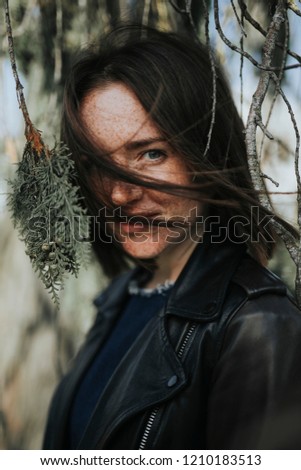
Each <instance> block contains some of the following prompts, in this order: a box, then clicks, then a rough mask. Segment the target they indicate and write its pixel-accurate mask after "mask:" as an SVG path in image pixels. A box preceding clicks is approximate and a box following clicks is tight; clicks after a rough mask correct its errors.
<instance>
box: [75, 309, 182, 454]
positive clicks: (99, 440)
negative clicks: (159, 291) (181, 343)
mask: <svg viewBox="0 0 301 470" xmlns="http://www.w3.org/2000/svg"><path fill="white" fill-rule="evenodd" d="M164 323H165V319H164V317H163V316H162V315H160V316H157V317H155V318H153V319H152V320H151V324H148V325H147V326H146V327H145V329H144V330H143V331H142V332H141V334H140V335H139V337H138V338H137V340H136V341H135V343H134V344H133V345H132V347H131V348H130V349H129V351H128V352H127V354H126V356H125V357H124V358H123V360H122V361H121V363H120V364H119V366H118V368H117V369H116V370H115V372H114V374H113V376H112V377H111V380H110V381H109V383H108V384H107V387H106V389H105V390H104V392H103V394H102V396H101V397H100V399H99V401H98V404H97V406H96V409H95V412H94V414H93V416H92V419H91V421H90V423H89V425H88V427H87V429H86V432H85V434H84V436H83V439H82V441H81V443H80V446H79V449H95V448H105V442H106V441H107V440H108V439H109V437H110V435H111V433H112V432H113V431H114V430H115V429H117V427H118V426H120V425H121V424H122V423H123V422H124V421H125V420H126V419H128V418H129V417H131V416H133V415H135V414H137V413H139V412H140V411H142V410H145V409H147V408H152V406H154V405H155V404H158V403H161V402H163V401H165V400H168V399H169V398H171V397H172V396H173V395H175V394H176V393H177V392H178V391H179V390H180V389H182V388H183V386H184V385H185V383H186V377H185V373H184V370H183V367H182V365H181V363H180V361H179V359H178V357H177V355H176V353H175V351H174V349H173V347H172V346H171V344H170V342H169V339H168V338H167V336H166V331H165V326H164ZM145 371H148V373H147V374H146V373H145ZM171 378H173V382H174V383H173V386H170V383H171V382H170V379H171ZM137 390H139V395H137Z"/></svg>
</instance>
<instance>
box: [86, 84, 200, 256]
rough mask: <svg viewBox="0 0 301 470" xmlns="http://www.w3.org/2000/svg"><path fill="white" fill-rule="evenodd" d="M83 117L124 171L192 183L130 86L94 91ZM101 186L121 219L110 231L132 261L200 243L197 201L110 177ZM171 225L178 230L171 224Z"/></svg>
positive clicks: (96, 140) (95, 139)
mask: <svg viewBox="0 0 301 470" xmlns="http://www.w3.org/2000/svg"><path fill="white" fill-rule="evenodd" d="M81 119H82V122H83V125H84V126H85V128H86V129H88V131H89V134H90V136H91V138H92V139H93V142H94V145H96V146H99V148H100V149H101V150H102V151H103V150H104V151H105V152H106V153H107V154H109V155H110V158H112V159H113V160H114V162H115V163H117V164H118V165H120V166H121V167H122V168H123V169H126V170H130V171H131V172H135V173H136V174H137V176H140V177H142V178H143V177H151V178H155V179H156V180H158V181H159V182H167V183H175V184H180V185H183V186H189V185H191V182H192V175H191V172H189V171H188V169H187V167H186V165H185V162H184V159H183V158H182V156H181V155H179V154H178V153H176V152H175V151H174V150H173V149H172V147H171V146H170V145H169V144H168V142H167V141H166V140H165V139H164V137H163V136H162V134H161V133H160V131H159V130H158V129H157V127H156V125H155V124H154V122H153V121H152V120H151V118H150V116H149V115H148V113H147V112H146V111H145V110H144V109H143V107H142V105H141V103H140V102H139V100H138V98H137V97H136V95H135V94H134V93H133V92H132V91H131V90H130V89H129V88H127V87H126V86H125V85H123V84H121V83H115V84H109V85H107V86H105V87H102V88H98V89H95V90H93V91H92V92H90V93H89V94H88V95H87V96H86V98H85V99H84V100H83V103H82V106H81ZM95 181H97V178H96V179H95ZM101 186H102V188H101V190H100V191H104V192H105V195H106V198H109V200H110V202H111V203H112V204H113V206H114V207H116V214H117V215H121V219H122V220H121V222H110V221H109V220H108V222H107V227H106V228H107V230H106V232H107V234H110V235H111V236H113V237H115V239H116V240H118V242H119V243H121V244H122V246H123V249H124V251H125V252H127V253H128V254H129V255H131V256H132V257H135V258H139V259H149V258H157V257H158V256H160V255H161V254H162V253H165V252H167V253H171V254H172V255H175V254H176V250H177V249H179V246H181V245H183V244H184V245H189V244H190V243H193V240H195V238H196V234H195V223H194V222H195V219H196V215H200V211H201V207H200V203H199V202H197V201H196V200H192V199H190V198H186V197H183V196H175V195H171V194H167V193H164V192H160V191H157V190H154V189H149V188H145V187H142V186H137V185H134V184H131V183H128V182H124V181H118V180H115V179H110V178H108V177H105V178H103V182H102V185H101ZM171 222H173V223H175V224H177V226H173V227H171V226H169V225H168V224H170V223H171ZM183 223H184V225H183ZM192 227H194V230H192Z"/></svg>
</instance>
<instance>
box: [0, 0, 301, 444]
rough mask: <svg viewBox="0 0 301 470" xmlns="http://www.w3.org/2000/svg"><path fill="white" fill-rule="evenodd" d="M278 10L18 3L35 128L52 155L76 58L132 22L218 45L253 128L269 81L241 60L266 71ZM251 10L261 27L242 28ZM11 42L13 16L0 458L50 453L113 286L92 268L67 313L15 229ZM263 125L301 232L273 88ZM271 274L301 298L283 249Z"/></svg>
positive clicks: (294, 88) (72, 290)
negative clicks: (68, 378) (53, 404)
mask: <svg viewBox="0 0 301 470" xmlns="http://www.w3.org/2000/svg"><path fill="white" fill-rule="evenodd" d="M276 3H277V1H273V0H272V1H265V0H257V1H255V0H254V1H245V2H242V1H233V0H229V1H228V0H225V1H223V0H220V1H219V2H214V1H211V0H191V1H184V0H183V1H182V0H174V1H168V0H75V1H74V0H10V2H9V6H10V14H11V21H12V26H13V34H14V40H15V53H16V58H17V65H18V69H19V73H20V78H21V82H22V84H23V86H24V93H25V96H26V101H27V106H28V109H29V114H30V116H31V119H32V121H33V122H34V124H35V125H36V127H37V128H38V129H40V130H41V131H42V132H43V139H44V141H45V142H46V143H47V144H48V146H50V147H51V146H52V145H53V144H54V142H55V139H56V138H58V136H59V124H60V112H61V100H62V90H63V84H64V80H65V77H66V74H67V72H68V67H69V64H70V61H71V58H72V56H73V55H74V53H75V52H76V51H78V49H80V48H81V47H83V46H85V45H86V44H87V43H90V42H91V41H97V37H98V35H99V33H102V32H103V31H107V30H109V29H110V28H111V27H112V26H114V25H115V24H117V23H118V22H119V21H120V20H126V21H131V22H136V23H141V22H142V23H144V24H150V25H153V26H156V27H160V28H163V29H166V30H174V31H182V32H184V31H186V32H187V33H188V34H195V33H197V35H198V36H199V37H200V38H201V39H202V40H203V41H206V40H207V41H208V37H209V38H210V43H211V45H212V47H213V48H214V49H215V51H216V53H217V55H218V57H219V60H220V61H221V62H222V64H223V66H224V68H225V71H226V75H227V77H228V80H229V83H230V85H231V88H232V92H233V96H234V99H235V101H236V103H237V106H238V109H239V110H240V113H241V115H242V117H243V119H244V121H245V122H246V119H247V116H248V111H249V108H250V103H251V99H252V95H253V93H254V91H255V90H256V87H257V84H258V79H259V70H258V68H256V67H255V66H254V65H252V63H251V62H250V61H249V60H248V59H247V58H244V59H243V60H242V59H241V55H240V54H238V53H237V52H236V51H235V50H234V49H235V47H236V48H240V49H243V50H244V51H247V52H248V54H250V55H251V56H252V57H253V58H255V59H256V60H257V61H259V62H260V57H261V50H262V46H263V44H264V39H265V35H264V31H266V30H267V28H268V26H269V24H270V22H271V18H272V15H273V13H274V11H275V5H276ZM214 4H215V9H214ZM244 6H245V7H246V8H247V12H248V14H249V15H250V18H251V19H252V21H251V20H250V18H249V21H246V17H244V18H242V16H241V11H242V10H241V8H242V7H244ZM214 13H215V15H216V14H217V13H218V16H219V20H220V27H221V29H222V31H223V32H224V34H225V36H226V37H227V38H228V40H229V41H231V44H232V46H233V45H234V46H235V47H234V48H231V47H229V45H226V44H225V42H224V41H222V39H221V37H220V34H219V33H220V32H221V31H218V30H217V29H216V24H215V21H214ZM288 17H289V24H290V31H289V34H288V33H287V32H286V31H285V28H284V27H283V30H280V34H279V42H280V44H283V43H284V42H285V41H286V39H287V38H288V41H289V48H290V50H291V51H293V53H294V54H295V56H293V55H292V56H289V57H288V59H287V62H286V65H288V66H290V65H293V64H298V63H299V66H300V55H301V50H300V49H301V28H300V26H301V17H300V14H298V13H296V12H293V11H292V10H290V11H288ZM215 19H216V17H215ZM252 22H253V24H252ZM5 30H6V28H5V20H4V12H3V15H2V18H1V20H0V41H1V49H0V449H39V448H40V447H41V442H42V436H43V429H44V425H45V419H46V414H47V408H48V405H49V401H50V398H51V395H52V393H53V390H54V387H55V386H56V384H57V382H58V381H59V379H60V377H61V375H62V374H63V372H64V371H65V370H66V367H67V364H68V362H69V361H70V358H72V356H73V355H74V354H75V351H77V349H78V347H79V345H80V344H81V342H82V341H83V338H84V335H85V332H86V331H87V329H88V328H89V326H90V324H91V322H92V321H93V317H94V314H95V311H94V308H93V303H92V300H93V298H94V297H95V296H96V294H97V293H98V292H99V291H100V290H101V289H102V288H103V287H104V286H105V285H106V283H107V280H106V278H105V277H104V275H103V274H102V272H101V269H100V268H99V266H98V265H97V263H96V261H95V260H94V259H93V258H92V257H91V262H90V265H89V267H88V269H87V270H81V272H80V274H79V277H78V278H77V279H74V278H70V279H68V280H67V282H66V286H65V289H64V290H63V291H62V293H61V308H60V311H59V312H58V311H57V309H56V308H55V307H54V305H53V303H52V301H51V299H50V298H49V296H48V294H47V292H46V291H45V289H44V287H43V286H42V284H41V282H40V281H39V280H38V279H37V277H36V275H35V273H34V272H33V270H32V267H31V264H30V261H29V259H28V258H27V256H26V254H25V251H24V245H23V243H22V242H21V241H20V240H19V239H18V234H17V232H16V231H15V230H14V228H13V226H12V222H11V220H10V214H9V211H8V209H7V204H6V199H7V192H8V191H9V188H8V185H7V179H8V178H11V177H13V174H14V171H15V167H16V165H15V164H16V163H17V162H18V161H19V160H20V158H21V156H22V152H23V148H24V144H25V138H24V125H23V120H22V115H21V112H20V110H19V109H18V103H17V98H16V93H15V83H14V80H13V76H12V73H11V68H10V62H9V56H8V47H7V38H6V34H5ZM208 35H209V36H208ZM277 51H278V52H277ZM277 51H276V53H275V54H274V56H273V64H274V66H277V64H278V65H281V61H282V52H281V47H279V48H278V49H277ZM282 86H283V90H284V92H285V94H286V96H287V99H288V100H289V102H290V103H291V106H292V111H293V113H294V116H295V119H296V122H297V123H298V122H301V74H300V67H292V68H289V69H288V70H286V71H285V73H284V76H283V80H282ZM263 113H264V122H266V123H267V125H268V129H269V131H270V132H271V134H272V135H273V136H274V139H273V140H269V139H267V138H266V137H264V136H263V134H262V135H258V152H259V154H260V158H261V165H262V170H263V172H264V173H265V174H267V175H268V176H269V177H270V178H271V179H267V186H268V189H269V190H270V191H271V193H273V194H271V198H272V200H273V203H274V206H275V209H276V210H277V211H278V212H279V213H280V214H281V215H282V216H284V217H285V218H286V219H287V220H288V221H289V222H291V223H296V214H297V205H296V194H295V193H294V192H295V191H296V178H295V173H294V158H295V157H294V154H295V148H296V129H294V126H293V125H292V120H291V116H290V114H289V113H288V110H287V107H286V106H285V104H284V102H283V100H281V99H279V98H275V95H274V93H273V88H271V89H270V91H269V93H268V96H267V98H266V100H265V102H264V106H263ZM272 180H275V181H276V182H278V183H279V186H278V187H276V186H275V184H274V183H273V182H272ZM274 193H275V194H274ZM271 268H272V269H273V270H274V271H275V272H276V273H277V274H278V275H280V276H281V277H282V278H283V280H284V281H285V282H286V284H287V285H288V286H289V288H290V289H291V290H293V289H294V276H295V270H294V265H293V263H292V261H291V260H290V257H289V256H288V254H287V252H286V250H285V249H284V247H282V246H279V248H278V250H277V251H276V254H275V256H274V258H273V260H272V261H271Z"/></svg>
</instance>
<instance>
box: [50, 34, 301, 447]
mask: <svg viewBox="0 0 301 470" xmlns="http://www.w3.org/2000/svg"><path fill="white" fill-rule="evenodd" d="M101 45H102V46H101V48H100V49H96V50H95V49H89V50H87V51H84V52H83V54H82V56H81V57H79V59H78V60H77V62H76V63H75V65H74V66H73V68H72V70H71V73H70V76H69V79H68V81H67V84H66V90H65V99H64V111H63V139H64V141H65V142H66V143H67V144H68V146H69V147H70V149H71V151H72V154H73V158H74V160H75V163H76V167H77V170H78V174H79V184H80V186H81V190H82V193H83V195H84V197H85V201H86V203H87V206H88V208H89V212H90V215H93V216H94V226H93V231H92V233H93V235H94V239H93V243H94V248H95V251H96V253H97V255H98V258H99V261H100V263H101V265H102V267H103V269H104V272H105V273H106V274H108V275H109V276H112V277H114V279H113V281H112V282H111V284H110V285H109V287H108V288H107V289H106V290H105V291H104V292H103V293H102V294H101V295H100V296H99V297H98V298H97V299H96V302H95V303H96V306H97V308H98V314H97V317H96V320H95V323H94V325H93V326H92V328H91V330H90V332H89V333H88V335H87V338H86V342H85V344H84V345H83V347H82V348H81V351H80V352H79V354H78V356H77V357H76V358H75V360H74V362H73V367H72V368H71V369H70V372H69V373H68V374H67V375H66V377H65V378H64V379H63V381H62V383H61V384H60V385H59V387H58V389H57V391H56V394H55V397H54V399H53V402H52V405H51V409H50V415H49V420H48V425H47V429H46V435H45V441H44V447H45V448H46V449H138V448H139V449H264V448H267V449H280V448H285V449H290V448H296V449H300V448H301V446H300V444H301V425H300V423H301V374H300V362H301V316H300V313H299V310H298V309H297V308H296V306H295V305H294V303H293V301H292V299H291V298H290V297H289V296H288V295H287V292H286V288H285V286H284V285H283V284H282V282H281V281H280V280H279V279H278V278H276V277H275V276H274V275H273V274H272V273H270V272H269V271H268V270H266V268H265V267H264V265H265V264H266V263H267V260H268V258H269V257H270V256H271V253H272V251H273V246H274V239H275V234H274V232H273V229H272V224H271V223H270V219H271V218H272V217H273V216H272V215H271V214H268V213H267V212H266V211H265V210H264V208H262V207H261V206H260V204H259V200H258V195H257V194H256V192H255V191H254V189H253V187H252V184H251V180H250V175H249V172H248V169H247V160H246V149H245V144H244V138H243V125H242V122H241V120H240V118H239V116H238V113H237V111H236V109H235V106H234V104H233V100H232V98H231V95H230V92H229V90H228V87H227V84H226V82H225V80H224V78H223V75H222V73H221V70H220V69H219V68H218V67H217V65H216V64H215V66H214V67H213V61H212V60H211V59H210V56H209V54H208V52H207V51H206V49H205V48H204V47H202V46H201V45H199V44H196V43H194V42H192V41H190V40H189V39H188V38H182V37H178V36H177V35H174V34H168V33H163V32H158V31H154V30H151V29H148V28H126V27H125V28H120V29H118V30H116V31H114V32H113V33H111V34H109V35H108V36H107V37H106V38H103V39H102V41H101ZM214 70H215V73H214V72H213V71H214ZM214 77H216V80H215V83H214ZM214 89H216V91H215V92H214ZM130 265H131V266H132V269H129V266H130ZM133 265H134V266H133Z"/></svg>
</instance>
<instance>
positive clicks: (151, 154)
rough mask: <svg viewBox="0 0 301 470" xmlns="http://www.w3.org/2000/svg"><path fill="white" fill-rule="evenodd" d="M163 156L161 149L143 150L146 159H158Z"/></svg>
mask: <svg viewBox="0 0 301 470" xmlns="http://www.w3.org/2000/svg"><path fill="white" fill-rule="evenodd" d="M163 156H165V153H164V152H162V150H148V151H147V152H144V154H143V157H145V158H146V159H148V160H152V161H154V160H159V159H160V158H162V157H163Z"/></svg>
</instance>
